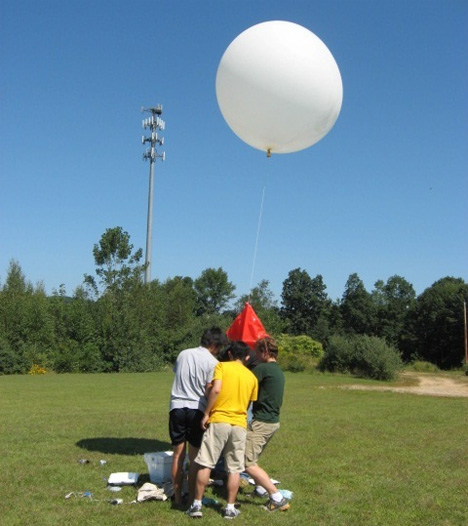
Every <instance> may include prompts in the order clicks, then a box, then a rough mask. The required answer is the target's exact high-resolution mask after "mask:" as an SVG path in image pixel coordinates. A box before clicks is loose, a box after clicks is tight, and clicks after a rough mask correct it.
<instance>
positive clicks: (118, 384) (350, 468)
mask: <svg viewBox="0 0 468 526" xmlns="http://www.w3.org/2000/svg"><path fill="white" fill-rule="evenodd" d="M286 376H287V386H286V396H285V403H284V406H283V412H282V423H281V429H280V431H279V432H278V434H277V435H276V436H275V438H274V439H273V441H272V442H271V444H270V445H269V446H268V449H267V450H266V452H265V454H264V456H263V457H262V463H261V464H262V465H263V466H264V467H265V468H266V469H267V471H268V472H269V474H270V476H272V477H274V478H277V479H278V480H280V481H281V486H280V487H283V488H285V489H289V490H291V491H293V492H294V498H293V500H292V504H291V509H290V510H289V511H287V512H284V513H276V514H270V515H268V514H267V512H266V511H264V510H262V509H260V506H259V504H261V503H262V500H260V499H249V498H248V497H246V496H244V495H242V494H240V495H239V501H240V502H241V504H242V507H241V510H242V515H241V516H240V517H239V518H238V519H236V522H237V523H238V524H245V525H247V524H248V525H264V524H265V525H266V524H268V525H276V524H282V525H301V526H302V525H308V524H314V525H317V526H319V525H323V526H334V525H336V526H347V525H349V526H364V525H372V526H374V525H375V526H377V525H381V526H393V525H394V526H408V525H411V526H412V525H421V526H423V525H424V526H431V525H434V526H453V525H457V526H458V525H460V526H465V525H466V524H467V523H468V499H467V488H468V449H467V430H468V417H467V414H468V399H461V398H460V399H457V398H435V397H426V396H417V395H410V394H396V393H390V392H378V391H354V390H344V389H340V388H339V387H340V386H342V385H345V384H351V383H353V384H355V383H362V384H368V385H374V384H377V385H378V384H379V382H371V381H365V380H356V379H355V378H351V377H346V376H339V375H330V374H313V375H310V374H303V373H300V374H291V373H287V375H286ZM171 382H172V373H169V372H164V373H148V374H119V375H45V376H4V377H0V426H1V427H0V444H1V456H0V475H1V476H0V481H1V482H0V503H1V504H0V506H1V512H0V513H1V515H0V516H1V522H2V524H4V525H5V526H12V525H18V526H20V525H21V526H24V525H25V524H27V525H37V526H42V525H59V524H60V525H65V526H67V525H70V526H73V525H85V524H86V525H88V524H90V525H99V526H106V525H115V524H119V525H123V524H138V526H146V525H148V526H149V525H154V524H158V525H167V526H173V525H183V524H190V523H191V522H192V520H191V519H189V518H188V517H186V516H185V515H184V514H183V513H181V512H179V511H175V510H172V509H171V507H170V504H169V502H147V503H143V504H129V503H130V502H131V501H132V500H134V499H135V497H136V490H135V489H134V488H128V487H127V488H124V489H123V490H122V492H121V493H119V494H113V493H110V492H109V491H108V490H107V489H106V481H105V479H107V477H108V476H109V474H110V473H112V472H117V471H136V472H138V473H140V474H141V481H142V482H144V481H147V480H148V476H147V471H148V470H147V466H146V464H145V462H144V459H143V453H145V452H149V451H158V450H166V449H170V444H169V440H168V431H167V416H168V415H167V410H168V403H169V392H170V387H171ZM80 458H87V459H89V460H90V463H89V464H86V465H80V464H79V463H78V462H77V461H78V459H80ZM101 459H103V460H106V461H107V464H106V465H105V466H100V465H99V461H100V460H101ZM72 491H74V492H84V491H91V492H92V493H93V497H94V499H93V500H91V499H87V498H83V497H79V496H77V497H72V498H70V499H68V500H66V499H65V495H66V494H68V493H69V492H72ZM208 494H209V495H211V490H209V493H208ZM116 496H117V497H119V498H123V499H124V501H125V503H124V504H123V505H121V506H112V505H110V504H109V502H108V501H109V500H110V499H111V498H114V497H116ZM218 498H219V499H220V500H221V501H222V502H224V501H223V496H222V495H220V496H218ZM222 520H223V519H222V518H221V516H220V515H219V513H217V512H216V511H215V510H213V509H207V510H206V512H205V513H204V517H203V523H204V524H207V525H211V524H219V522H220V521H222Z"/></svg>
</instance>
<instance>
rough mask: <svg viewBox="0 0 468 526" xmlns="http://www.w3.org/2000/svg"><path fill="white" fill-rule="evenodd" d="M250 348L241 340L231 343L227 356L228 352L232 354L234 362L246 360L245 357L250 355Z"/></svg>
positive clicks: (226, 352) (227, 348) (227, 349)
mask: <svg viewBox="0 0 468 526" xmlns="http://www.w3.org/2000/svg"><path fill="white" fill-rule="evenodd" d="M249 351H250V347H249V346H248V345H247V344H246V343H244V342H241V341H240V340H238V341H233V342H231V343H230V344H229V345H228V346H227V347H226V351H225V354H226V356H227V355H228V352H230V353H231V356H232V360H244V359H245V357H246V356H247V355H248V354H249Z"/></svg>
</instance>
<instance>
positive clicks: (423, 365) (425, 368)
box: [409, 360, 440, 373]
mask: <svg viewBox="0 0 468 526" xmlns="http://www.w3.org/2000/svg"><path fill="white" fill-rule="evenodd" d="M409 368H410V369H411V370H412V371H416V372H418V373H437V372H438V371H440V369H439V368H438V367H437V365H436V364H434V363H431V362H425V361H424V360H415V361H414V362H413V363H412V364H411V365H410V367H409Z"/></svg>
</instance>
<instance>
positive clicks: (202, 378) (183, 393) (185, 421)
mask: <svg viewBox="0 0 468 526" xmlns="http://www.w3.org/2000/svg"><path fill="white" fill-rule="evenodd" d="M227 343H228V339H227V337H226V335H225V333H224V332H223V331H222V330H221V329H219V328H217V327H213V328H211V329H207V330H205V332H204V333H203V335H202V337H201V341H200V346H199V347H195V348H193V349H185V350H184V351H182V352H181V353H180V354H179V356H178V357H177V360H176V363H175V365H174V368H173V370H174V373H175V377H174V382H173V384H172V391H171V401H170V409H169V435H170V437H171V443H172V446H173V451H174V453H173V455H174V456H173V460H172V469H171V475H172V482H173V485H174V504H175V505H176V506H180V505H181V504H182V477H183V465H184V461H185V455H186V446H187V442H188V454H189V461H190V466H189V502H191V500H192V499H193V494H194V490H195V480H196V475H197V465H196V463H195V462H194V460H195V457H196V456H197V453H198V450H199V448H200V444H201V441H202V437H203V429H202V426H201V420H202V418H203V414H204V411H205V408H206V403H207V400H206V391H207V389H208V388H209V387H210V385H211V381H212V379H213V372H214V368H215V366H216V364H217V363H218V360H217V359H216V358H215V356H216V355H217V354H218V352H219V351H220V350H221V349H222V348H223V347H224V346H225V345H226V344H227Z"/></svg>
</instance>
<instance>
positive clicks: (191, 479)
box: [188, 444, 209, 502]
mask: <svg viewBox="0 0 468 526" xmlns="http://www.w3.org/2000/svg"><path fill="white" fill-rule="evenodd" d="M199 449H200V448H198V447H195V446H192V444H189V461H190V464H189V473H188V486H189V502H193V499H194V498H195V487H196V483H197V473H198V470H199V467H200V466H199V465H198V464H197V463H196V462H195V457H196V456H197V454H198V451H199ZM208 478H209V477H208ZM207 484H208V482H207Z"/></svg>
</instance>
